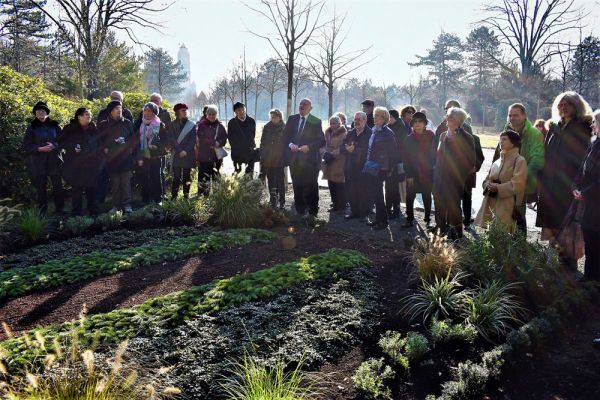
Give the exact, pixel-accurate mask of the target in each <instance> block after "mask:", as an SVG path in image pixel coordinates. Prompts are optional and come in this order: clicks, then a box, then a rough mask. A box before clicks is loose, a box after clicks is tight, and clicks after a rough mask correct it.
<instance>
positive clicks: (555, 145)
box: [23, 91, 600, 280]
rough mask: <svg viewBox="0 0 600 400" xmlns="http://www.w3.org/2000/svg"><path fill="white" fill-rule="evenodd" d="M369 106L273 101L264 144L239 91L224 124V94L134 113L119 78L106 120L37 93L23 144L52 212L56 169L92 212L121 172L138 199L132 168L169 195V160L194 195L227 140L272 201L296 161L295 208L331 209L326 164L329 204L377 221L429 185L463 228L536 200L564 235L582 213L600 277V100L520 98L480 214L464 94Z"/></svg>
mask: <svg viewBox="0 0 600 400" xmlns="http://www.w3.org/2000/svg"><path fill="white" fill-rule="evenodd" d="M362 106H363V109H362V111H358V112H356V113H354V115H353V118H352V121H348V120H347V118H346V115H344V114H343V113H341V112H340V113H336V114H335V115H333V116H331V117H330V118H329V121H328V127H327V129H325V131H323V124H322V121H321V120H320V119H319V118H317V117H316V116H314V115H313V114H312V113H311V111H312V103H311V101H310V99H303V100H301V101H300V103H299V107H298V113H297V114H294V115H290V116H288V118H287V121H284V116H283V113H282V112H281V111H280V110H278V109H273V110H271V111H270V112H269V117H270V120H269V122H268V123H267V124H265V126H264V127H263V130H262V136H261V139H260V143H259V145H258V146H257V144H256V127H257V126H256V121H255V120H254V119H253V118H251V117H250V116H248V115H247V113H246V106H245V105H244V104H243V103H241V102H237V103H235V104H234V106H233V110H234V113H235V116H234V117H233V118H232V119H231V120H229V121H228V122H227V127H225V124H224V123H223V122H222V121H221V120H219V108H218V107H217V106H215V105H207V106H205V107H204V110H203V115H202V118H201V119H200V120H199V121H198V122H194V121H191V120H190V116H189V110H188V107H187V106H186V105H185V104H183V103H178V104H176V105H175V106H174V108H173V112H174V114H175V119H174V120H171V116H170V114H169V112H168V111H167V110H165V109H163V108H162V98H161V96H160V95H159V94H156V93H155V94H153V95H152V96H151V97H150V101H149V102H148V103H146V104H145V105H144V107H143V110H141V112H140V113H139V115H138V116H137V117H136V118H134V115H133V113H132V112H131V111H130V110H128V109H126V108H124V107H123V94H122V93H121V92H118V91H114V92H112V93H111V101H110V102H109V103H108V104H107V106H106V108H104V109H102V110H101V111H100V112H99V113H98V115H97V117H96V123H94V122H93V116H92V114H91V112H90V110H88V109H86V108H80V109H78V110H77V111H76V112H75V115H74V117H73V119H72V120H71V122H70V123H69V124H67V125H66V126H64V127H63V128H62V129H61V127H60V126H59V124H58V123H57V122H56V121H54V120H52V119H51V118H50V109H49V108H48V106H47V105H46V104H45V103H43V102H39V103H37V104H36V105H35V106H34V107H33V113H34V115H35V118H34V119H33V121H31V123H30V124H29V127H28V129H27V131H26V132H25V138H24V143H23V147H24V150H25V151H26V152H27V154H28V156H29V171H30V174H31V177H32V182H33V184H34V186H35V188H36V191H37V203H38V207H39V209H40V210H41V211H42V212H45V210H46V209H47V185H48V180H50V182H51V184H52V195H53V199H54V205H55V208H56V211H57V212H58V213H61V212H62V211H63V210H64V195H63V183H62V179H63V178H64V180H65V181H66V182H67V183H68V184H69V185H70V187H71V197H72V213H73V214H75V215H81V214H82V213H83V195H84V194H85V198H86V204H87V209H88V212H89V214H91V215H96V214H97V213H98V204H99V203H101V202H104V201H105V198H106V194H107V192H108V187H109V185H110V193H111V201H112V209H111V212H116V211H118V210H122V211H123V212H131V211H132V207H131V200H132V177H133V179H134V180H135V182H137V183H138V184H139V185H140V187H141V195H142V201H143V202H144V203H150V202H156V203H158V202H160V201H162V200H163V199H166V198H168V196H166V194H165V189H166V188H165V186H166V185H165V172H166V169H167V168H169V169H170V171H171V172H172V177H173V179H172V184H171V193H170V194H171V196H170V197H171V198H172V199H175V198H177V197H178V195H179V191H180V189H181V190H182V192H183V196H184V197H185V198H187V197H189V194H190V188H191V186H192V169H194V168H197V175H198V193H199V195H201V196H206V195H208V192H209V188H210V182H211V181H212V180H214V179H217V178H218V177H219V171H220V169H221V167H222V164H223V159H224V157H227V156H229V154H228V152H227V150H225V148H224V147H225V145H226V144H227V142H229V148H230V150H231V159H232V161H233V164H234V170H235V172H236V173H239V174H242V173H243V174H247V175H249V176H253V175H254V168H255V164H256V163H259V165H260V171H259V177H260V178H262V179H265V180H266V182H267V185H268V190H269V195H270V199H269V200H270V204H271V206H272V207H279V208H281V209H283V208H285V206H286V196H285V194H286V177H287V176H286V174H287V172H286V170H285V169H286V168H287V167H289V172H290V176H291V181H292V186H293V193H294V202H293V210H294V211H295V213H296V214H298V215H300V216H304V215H306V214H308V217H310V216H316V215H317V213H318V211H319V187H318V179H319V173H320V172H322V174H323V175H322V176H323V179H325V180H327V182H328V186H329V192H330V195H331V207H330V209H329V211H330V212H332V213H340V214H344V217H345V218H346V219H359V220H361V221H363V222H365V223H366V224H367V225H369V226H372V227H373V229H385V228H387V227H388V221H389V219H395V218H401V217H402V218H404V223H403V224H402V227H403V228H409V227H411V226H412V225H413V224H414V223H415V211H414V202H415V199H416V196H417V194H421V196H422V201H423V205H424V221H425V224H426V227H427V228H428V229H430V230H432V231H436V232H438V233H440V234H442V235H447V236H448V237H449V238H451V239H456V238H460V237H462V236H463V230H464V229H465V228H468V227H470V226H471V225H472V224H473V223H475V224H476V225H479V226H482V227H486V226H488V225H489V224H490V223H491V222H492V221H496V223H498V224H500V225H501V226H503V227H505V229H507V230H508V231H509V232H511V233H515V234H516V233H519V232H523V231H526V228H527V221H526V218H525V211H526V207H527V205H528V204H529V205H530V206H532V205H534V204H535V205H537V211H538V213H537V222H536V224H537V225H538V226H540V227H542V239H545V240H554V241H556V240H557V238H558V237H559V236H560V234H561V230H562V228H563V227H564V226H565V224H567V223H570V222H571V221H573V219H574V218H576V216H579V220H580V221H581V228H582V230H583V237H584V239H585V254H586V267H585V276H586V278H589V279H595V280H600V251H599V249H600V246H599V245H600V242H599V239H598V238H599V237H600V212H599V211H598V204H600V144H599V143H600V142H599V141H597V140H592V137H593V136H594V134H596V135H597V134H598V131H600V111H596V112H595V113H592V111H591V108H590V107H589V105H588V104H587V102H586V101H585V100H584V99H583V98H582V97H581V96H580V95H579V94H577V93H575V92H565V93H562V94H560V95H559V96H558V97H557V98H556V100H555V102H554V105H553V107H552V118H551V119H550V120H548V121H543V120H537V121H535V122H534V123H532V122H531V121H530V120H529V119H528V116H527V110H526V108H525V106H524V105H523V104H520V103H515V104H512V105H511V106H510V107H509V108H508V112H507V124H506V126H505V128H504V129H503V130H502V132H501V134H500V141H499V144H498V147H497V149H496V152H495V155H494V159H493V164H492V166H491V168H490V170H489V173H488V174H487V177H486V179H485V180H484V184H483V188H481V190H483V194H484V201H483V203H482V205H481V208H480V210H479V212H478V213H477V216H476V218H474V219H473V218H472V216H471V208H472V194H473V189H474V188H475V186H476V173H477V172H478V171H479V169H480V168H481V166H482V164H483V161H484V155H483V151H482V149H481V143H480V139H479V137H478V136H477V135H474V134H473V130H472V128H471V126H470V125H469V123H468V120H469V116H468V114H467V112H466V111H465V110H464V109H463V108H462V107H461V105H460V103H459V102H458V101H456V100H449V101H447V102H446V104H445V107H444V115H445V118H444V120H443V121H442V123H441V124H439V126H437V128H434V126H433V123H432V121H431V120H430V119H429V118H428V116H427V110H425V109H421V110H419V111H417V109H416V107H414V106H412V105H407V106H404V107H402V108H401V109H400V110H399V111H398V110H393V109H392V110H388V109H386V108H385V107H375V104H374V102H373V101H372V100H369V99H367V100H365V101H364V102H363V103H362ZM348 122H350V125H348ZM434 129H435V130H434ZM594 139H595V137H594ZM432 201H435V212H434V215H433V219H434V222H435V223H434V224H433V223H432ZM401 202H404V203H405V204H406V215H403V213H402V211H401V208H400V204H401ZM373 208H374V210H375V211H374V216H373V217H372V218H369V216H370V215H372V214H373ZM582 215H583V217H581V216H582ZM561 256H562V258H563V261H564V263H565V265H567V266H568V267H571V268H576V259H575V258H574V257H573V256H572V254H569V253H564V254H562V255H561Z"/></svg>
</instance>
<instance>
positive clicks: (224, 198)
mask: <svg viewBox="0 0 600 400" xmlns="http://www.w3.org/2000/svg"><path fill="white" fill-rule="evenodd" d="M263 195H264V186H263V184H262V182H261V181H260V180H258V179H251V178H249V177H247V176H245V175H242V176H239V175H236V176H225V177H221V179H218V180H216V181H214V182H213V184H212V187H211V191H210V194H209V196H208V203H209V206H210V209H211V211H212V213H213V215H212V222H213V223H214V224H215V225H218V226H221V227H223V228H244V227H252V226H258V224H259V223H260V222H261V220H262V215H263V212H262V209H261V202H262V199H263Z"/></svg>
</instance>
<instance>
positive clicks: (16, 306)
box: [0, 228, 406, 339]
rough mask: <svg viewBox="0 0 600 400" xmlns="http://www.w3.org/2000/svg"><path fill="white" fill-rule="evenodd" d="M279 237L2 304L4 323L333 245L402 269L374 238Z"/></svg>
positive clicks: (131, 298) (33, 321)
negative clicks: (353, 250)
mask: <svg viewBox="0 0 600 400" xmlns="http://www.w3.org/2000/svg"><path fill="white" fill-rule="evenodd" d="M278 233H279V235H280V239H279V240H277V241H275V242H273V243H268V244H252V245H250V246H245V247H240V248H236V249H231V250H227V251H222V252H217V253H209V254H205V255H202V256H199V257H192V258H190V259H187V260H184V261H177V262H170V263H163V264H162V265H155V266H149V267H141V268H135V269H132V270H128V271H124V272H120V273H117V274H114V275H110V276H105V277H100V278H96V279H91V280H88V281H83V282H77V283H73V284H68V285H64V286H61V287H59V288H52V289H47V290H43V291H38V292H35V293H32V294H29V295H27V296H23V297H19V298H16V299H11V300H7V301H3V302H0V321H5V322H7V323H8V324H9V326H11V328H12V330H13V331H14V332H15V333H19V332H22V331H24V330H27V329H30V328H33V327H35V326H38V325H48V324H51V323H60V322H64V321H70V320H72V319H76V318H78V315H79V314H80V312H81V310H82V309H83V307H84V305H85V306H86V307H87V309H88V312H89V313H90V314H97V313H103V312H108V311H111V310H114V309H116V308H126V307H132V306H134V305H136V304H140V303H142V302H144V301H146V300H148V299H150V298H153V297H157V296H161V295H164V294H168V293H171V292H174V291H178V290H183V289H186V288H189V287H191V286H198V285H202V284H205V283H209V282H211V281H213V280H214V279H218V278H223V277H229V276H233V275H235V274H239V273H247V272H252V271H256V270H260V269H264V268H268V267H270V266H272V265H274V264H277V263H282V262H287V261H292V260H295V259H298V258H299V257H303V256H308V255H311V254H315V253H319V252H323V251H326V250H328V249H330V248H333V247H338V248H346V249H355V250H359V251H361V252H363V253H364V254H365V255H367V256H368V257H369V258H370V259H371V261H372V262H373V265H374V266H375V267H376V269H381V270H385V269H386V268H387V269H388V270H391V269H396V268H399V267H400V265H401V264H400V259H401V257H400V252H399V251H398V250H395V249H394V248H392V247H390V246H387V247H385V249H384V248H382V245H381V244H380V243H378V242H377V241H375V240H368V239H363V238H358V237H356V236H350V235H345V234H342V233H339V232H336V231H333V230H327V229H317V230H314V229H310V228H299V229H297V230H295V231H294V232H293V233H292V234H290V233H289V232H288V231H287V230H286V229H279V230H278ZM394 247H396V246H394ZM405 275H406V274H405V271H404V269H402V273H400V274H398V273H395V274H393V276H394V279H395V282H394V281H393V280H390V279H388V280H386V283H387V284H390V285H392V286H394V285H396V284H397V285H400V286H401V285H403V284H404V283H403V282H404V281H405V280H406V279H405ZM390 278H391V277H390ZM2 334H3V333H2ZM0 339H4V337H0Z"/></svg>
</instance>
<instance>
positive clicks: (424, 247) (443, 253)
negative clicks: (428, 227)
mask: <svg viewBox="0 0 600 400" xmlns="http://www.w3.org/2000/svg"><path fill="white" fill-rule="evenodd" d="M410 258H411V261H412V263H413V265H415V266H416V267H417V270H418V271H419V276H420V277H421V279H423V280H425V281H427V282H433V281H434V280H435V278H444V277H445V276H448V275H449V274H451V275H453V274H455V273H456V272H457V270H458V268H459V266H460V263H461V262H462V261H463V258H464V257H463V254H462V252H461V250H459V249H457V248H456V247H455V246H454V245H453V244H452V243H450V242H449V241H448V239H447V238H446V237H443V236H437V235H434V234H432V233H430V234H429V235H428V236H427V237H425V238H423V237H419V238H417V239H416V240H415V244H414V246H413V249H412V252H411V253H410Z"/></svg>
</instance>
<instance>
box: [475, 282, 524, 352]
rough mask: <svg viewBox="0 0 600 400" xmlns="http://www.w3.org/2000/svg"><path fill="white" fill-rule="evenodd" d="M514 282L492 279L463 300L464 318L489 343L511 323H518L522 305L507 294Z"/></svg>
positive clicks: (505, 332)
mask: <svg viewBox="0 0 600 400" xmlns="http://www.w3.org/2000/svg"><path fill="white" fill-rule="evenodd" d="M516 287H517V284H515V283H507V284H502V283H501V282H499V281H492V282H489V283H487V284H485V285H484V286H481V287H479V289H478V290H477V291H475V292H474V293H473V294H472V295H471V296H469V297H468V298H467V299H466V301H465V308H464V311H463V312H464V317H465V320H466V322H467V323H469V324H471V325H473V326H474V327H475V329H477V331H478V332H479V334H480V335H481V337H483V338H484V339H485V340H487V341H489V342H492V343H493V342H494V339H498V338H502V337H503V336H505V335H506V334H507V333H508V331H509V330H510V329H512V327H513V325H515V324H520V323H521V316H522V314H523V312H524V308H523V307H522V306H521V304H520V302H519V301H518V300H517V298H516V297H515V296H514V295H512V294H511V293H510V291H511V290H514V289H515V288H516Z"/></svg>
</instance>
